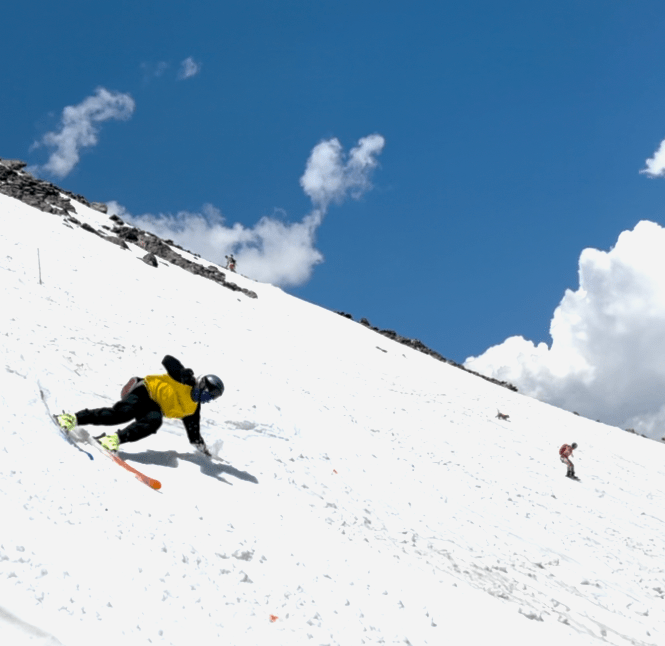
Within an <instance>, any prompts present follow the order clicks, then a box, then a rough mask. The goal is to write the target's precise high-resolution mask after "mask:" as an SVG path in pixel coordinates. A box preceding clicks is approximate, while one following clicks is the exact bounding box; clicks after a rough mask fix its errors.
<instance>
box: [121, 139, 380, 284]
mask: <svg viewBox="0 0 665 646" xmlns="http://www.w3.org/2000/svg"><path fill="white" fill-rule="evenodd" d="M384 144H385V141H384V139H383V137H381V136H380V135H371V136H369V137H365V138H363V139H361V140H360V141H359V142H358V145H357V146H356V147H355V148H353V149H352V150H351V151H350V152H349V154H348V156H345V155H344V152H343V150H342V146H341V144H340V143H339V141H338V140H337V139H330V140H327V141H323V142H321V143H319V144H318V145H317V146H315V147H314V149H313V150H312V153H311V155H310V157H309V160H308V161H307V165H306V168H305V173H304V174H303V176H302V178H301V180H300V183H301V186H302V187H303V189H304V191H305V193H306V194H307V195H308V196H309V197H310V199H311V200H312V204H313V207H314V208H313V210H312V211H311V212H310V213H309V214H307V215H306V216H305V217H303V219H302V220H300V221H298V222H288V221H287V220H286V218H285V217H284V214H283V213H280V212H279V211H276V212H275V214H274V215H273V216H272V217H263V218H261V219H260V220H259V221H258V222H257V223H256V224H255V225H254V226H252V227H246V226H244V225H242V224H240V223H235V224H233V225H229V224H227V222H226V220H225V218H224V216H223V215H222V213H221V211H220V210H219V209H217V208H215V207H214V206H212V205H205V206H204V207H203V208H202V209H201V212H200V213H191V212H178V213H175V214H159V215H154V214H144V215H138V216H133V215H131V214H129V213H127V212H126V210H125V209H124V208H123V207H122V206H120V205H119V204H117V203H114V202H111V203H109V210H110V212H111V213H116V214H117V215H120V216H121V217H123V218H124V219H126V220H127V221H129V222H132V223H133V224H135V225H136V226H138V227H140V228H143V229H146V230H148V231H152V232H153V233H155V234H156V235H158V236H160V237H161V238H166V239H172V240H175V241H176V242H177V243H178V244H180V245H181V246H182V247H184V248H186V249H189V250H190V251H194V252H196V253H198V254H200V255H201V256H202V257H203V258H206V259H208V260H210V261H212V262H216V263H217V264H220V265H224V264H225V257H226V256H227V255H228V254H230V253H232V254H233V255H234V256H235V258H236V260H237V262H238V265H237V271H239V272H240V273H242V274H244V275H245V276H249V277H250V278H254V279H255V280H260V281H263V282H267V283H272V284H274V285H280V286H282V287H289V286H295V285H302V284H304V283H305V282H307V280H309V278H310V277H311V275H312V272H313V270H314V267H315V266H316V265H318V264H319V263H321V262H323V255H322V254H321V252H320V251H318V249H316V233H317V230H318V228H319V227H320V226H321V223H322V222H323V218H324V216H325V215H326V212H327V210H328V206H329V205H330V203H331V202H336V203H340V202H342V201H343V200H344V199H345V198H346V197H347V196H351V197H352V198H356V199H358V198H360V197H361V196H362V195H363V193H365V192H366V191H368V190H370V189H371V187H372V186H371V182H370V175H371V173H372V171H373V170H374V169H375V168H376V166H377V163H378V162H377V160H376V156H377V155H379V154H380V153H381V152H382V150H383V147H384Z"/></svg>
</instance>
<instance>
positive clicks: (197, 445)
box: [192, 440, 210, 456]
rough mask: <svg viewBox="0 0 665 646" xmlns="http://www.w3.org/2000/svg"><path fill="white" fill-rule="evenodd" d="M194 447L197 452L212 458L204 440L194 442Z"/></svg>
mask: <svg viewBox="0 0 665 646" xmlns="http://www.w3.org/2000/svg"><path fill="white" fill-rule="evenodd" d="M192 446H194V447H195V448H196V450H197V451H200V452H201V453H203V454H204V455H207V456H210V451H208V447H207V446H206V443H205V442H204V441H203V440H199V441H198V442H192Z"/></svg>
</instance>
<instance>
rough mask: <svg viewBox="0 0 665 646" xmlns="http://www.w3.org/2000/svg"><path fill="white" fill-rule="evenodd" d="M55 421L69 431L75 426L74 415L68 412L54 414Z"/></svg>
mask: <svg viewBox="0 0 665 646" xmlns="http://www.w3.org/2000/svg"><path fill="white" fill-rule="evenodd" d="M55 421H56V422H57V423H58V426H59V427H60V428H62V429H64V430H65V431H67V432H68V433H69V431H71V430H72V429H73V428H74V427H75V426H76V415H71V414H70V413H63V414H62V415H55Z"/></svg>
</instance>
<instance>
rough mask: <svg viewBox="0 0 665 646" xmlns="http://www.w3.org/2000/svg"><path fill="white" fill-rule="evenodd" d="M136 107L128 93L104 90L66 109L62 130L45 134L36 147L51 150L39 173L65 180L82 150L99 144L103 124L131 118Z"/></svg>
mask: <svg viewBox="0 0 665 646" xmlns="http://www.w3.org/2000/svg"><path fill="white" fill-rule="evenodd" d="M134 108H135V103H134V99H132V97H131V96H130V95H129V94H122V93H120V92H110V91H109V90H106V89H104V88H103V87H100V88H97V90H96V91H95V94H93V95H92V96H89V97H87V98H86V99H84V100H83V101H82V102H81V103H79V104H78V105H70V106H67V107H66V108H65V109H64V110H63V112H62V118H61V120H60V128H59V130H57V131H56V132H48V133H46V134H45V135H44V136H43V137H42V139H41V140H40V141H38V142H36V143H35V144H34V147H40V146H45V147H46V148H49V149H51V151H52V152H51V155H50V157H49V160H48V161H47V162H46V164H44V165H43V166H41V167H38V168H37V169H36V170H37V171H39V170H43V171H46V172H48V173H50V174H52V175H55V176H56V177H60V178H62V177H65V176H66V175H68V174H69V173H70V172H71V171H72V169H73V168H74V166H76V164H78V161H79V158H80V151H81V149H82V148H89V147H91V146H95V145H96V144H97V143H98V135H99V127H100V124H101V123H103V122H104V121H109V120H110V119H115V120H126V119H129V118H130V117H131V116H132V114H133V113H134Z"/></svg>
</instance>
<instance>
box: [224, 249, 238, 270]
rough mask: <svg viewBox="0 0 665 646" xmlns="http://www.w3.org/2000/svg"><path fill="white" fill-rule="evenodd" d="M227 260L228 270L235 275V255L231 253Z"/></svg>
mask: <svg viewBox="0 0 665 646" xmlns="http://www.w3.org/2000/svg"><path fill="white" fill-rule="evenodd" d="M224 257H225V258H226V268H227V269H229V270H230V271H232V272H234V273H235V270H236V259H235V258H234V257H233V254H232V253H230V254H229V255H228V256H224Z"/></svg>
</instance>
